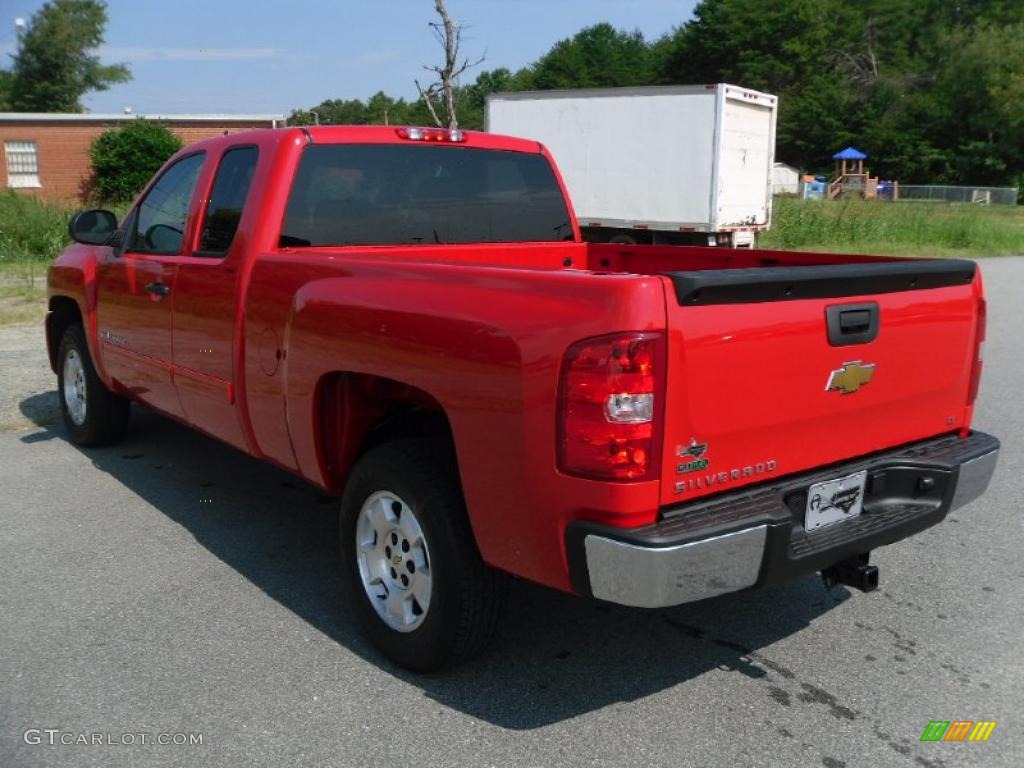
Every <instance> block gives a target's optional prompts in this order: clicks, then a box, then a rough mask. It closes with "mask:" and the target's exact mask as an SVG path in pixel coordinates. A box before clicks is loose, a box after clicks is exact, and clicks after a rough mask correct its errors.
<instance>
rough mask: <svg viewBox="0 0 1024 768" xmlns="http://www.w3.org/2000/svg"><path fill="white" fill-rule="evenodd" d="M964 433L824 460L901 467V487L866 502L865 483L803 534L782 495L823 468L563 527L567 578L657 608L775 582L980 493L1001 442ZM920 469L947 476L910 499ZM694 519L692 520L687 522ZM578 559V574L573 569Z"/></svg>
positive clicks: (895, 534)
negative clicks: (657, 512)
mask: <svg viewBox="0 0 1024 768" xmlns="http://www.w3.org/2000/svg"><path fill="white" fill-rule="evenodd" d="M968 440H969V441H970V442H968ZM968 440H964V441H960V442H959V443H958V444H957V443H951V442H950V439H949V438H945V439H941V440H932V441H925V442H924V443H920V444H917V445H914V446H908V447H906V448H905V449H902V450H900V451H895V452H891V453H889V454H886V455H884V456H880V457H874V458H872V459H868V460H865V461H861V462H850V463H849V465H844V466H843V467H838V468H837V467H832V468H830V469H829V470H828V472H827V473H825V475H826V476H832V477H834V476H837V475H843V474H847V472H849V471H852V470H853V468H854V467H860V468H866V469H868V470H869V474H870V473H875V476H886V475H887V476H888V477H889V478H893V477H895V476H897V475H899V474H900V473H902V475H900V477H901V478H902V482H903V486H901V487H900V492H899V493H896V492H895V491H894V490H890V492H889V496H886V494H885V492H884V490H883V491H879V492H877V493H876V494H875V499H874V501H873V503H872V496H871V493H870V492H869V494H868V496H867V497H866V501H865V511H864V512H863V513H862V516H861V518H853V519H851V520H848V521H844V522H842V523H837V524H836V525H833V526H829V527H827V528H823V529H820V530H819V531H815V532H812V533H810V534H808V533H807V532H806V531H804V529H803V520H802V516H801V515H800V514H799V509H798V507H797V503H796V502H790V501H789V497H790V496H792V495H793V494H799V492H800V488H801V487H802V488H806V487H807V486H808V485H809V484H810V483H813V482H817V481H819V480H820V479H821V478H822V473H814V474H812V475H804V476H802V477H801V478H794V479H788V480H782V481H779V482H776V483H774V484H772V485H770V486H768V487H763V488H760V489H755V490H753V491H740V492H737V493H734V494H730V495H729V496H726V497H718V498H716V499H715V500H713V501H712V502H707V503H704V504H700V503H697V504H694V505H690V506H688V507H686V508H684V509H682V510H680V512H679V514H677V515H676V516H674V517H673V518H672V519H666V520H664V521H663V522H662V523H658V524H655V525H653V526H647V527H645V528H642V529H629V530H626V531H623V530H617V529H613V528H605V529H604V530H602V529H601V528H602V527H600V526H595V525H592V524H588V523H584V524H576V525H577V527H576V528H575V529H573V527H572V526H570V533H569V534H568V536H567V547H568V549H569V561H570V570H571V571H572V570H573V567H572V566H573V561H574V560H575V561H577V562H576V568H575V570H576V572H575V573H572V574H571V575H572V579H573V584H574V587H575V588H576V589H577V591H579V592H582V593H584V594H589V595H591V596H593V597H595V598H598V599H600V600H607V601H609V602H613V603H619V604H621V605H628V606H635V607H640V608H659V607H666V606H672V605H680V604H682V603H690V602H695V601H697V600H703V599H705V598H709V597H714V596H716V595H721V594H725V593H727V592H735V591H738V590H741V589H746V588H748V587H753V586H755V585H761V584H767V583H775V582H778V581H782V580H785V579H788V578H792V577H794V576H797V575H801V574H804V573H811V572H814V571H817V570H821V569H823V568H825V567H828V566H829V565H831V564H833V563H835V562H839V561H840V560H843V559H845V558H846V557H850V556H852V555H855V554H860V553H862V552H866V551H870V550H871V549H873V548H874V547H878V546H883V545H885V544H891V543H893V542H894V541H899V540H900V539H903V538H906V537H907V536H910V535H912V534H914V533H917V532H918V531H920V530H923V529H925V528H928V527H930V526H932V525H935V524H936V523H938V522H940V521H941V520H942V519H943V518H944V517H945V516H946V514H948V513H949V511H950V510H953V509H957V508H959V507H962V506H964V505H965V504H967V503H969V502H971V501H973V500H974V499H976V498H978V497H979V496H980V495H981V494H982V493H984V491H985V489H986V488H987V487H988V484H989V481H990V480H991V479H992V474H993V472H994V471H995V467H996V463H997V460H998V456H999V441H998V440H996V439H995V438H993V437H990V436H988V435H984V434H982V433H974V434H973V435H972V436H971V438H969V439H968ZM958 450H959V453H958ZM923 477H928V478H931V480H930V482H931V485H929V486H928V487H929V488H933V487H935V485H936V480H935V479H936V478H938V479H939V480H938V482H942V483H944V484H945V485H944V487H941V488H938V490H937V491H935V492H934V493H933V495H932V497H930V498H927V497H924V496H922V498H920V499H912V500H909V501H908V499H907V498H906V495H907V494H906V493H905V488H906V487H907V484H909V485H910V487H916V484H917V483H918V482H919V479H920V478H923ZM889 483H890V485H896V483H894V482H893V481H892V480H889ZM879 486H881V487H882V488H883V489H884V488H885V486H884V484H883V483H879ZM776 499H777V503H774V504H773V501H774V500H776ZM747 510H750V514H749V516H748V515H747ZM738 512H739V513H741V514H739V515H738V514H737V513H738ZM697 518H701V519H702V522H701V523H700V524H698V525H696V526H695V525H692V524H688V520H690V521H692V520H695V519H697ZM722 521H729V522H728V523H723V522H722ZM723 529H729V530H724V531H723ZM673 539H676V540H675V541H674V540H673ZM574 553H575V554H574ZM580 560H582V561H583V562H582V563H581V562H579V561H580ZM583 568H585V570H586V572H585V573H581V572H580V571H581V570H582V569H583Z"/></svg>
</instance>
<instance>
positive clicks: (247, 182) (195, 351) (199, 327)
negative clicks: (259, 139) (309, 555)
mask: <svg viewBox="0 0 1024 768" xmlns="http://www.w3.org/2000/svg"><path fill="white" fill-rule="evenodd" d="M258 158H259V150H258V149H257V147H256V146H253V145H237V146H230V147H228V148H227V149H226V150H225V151H224V152H223V154H222V155H221V156H220V158H219V159H217V160H216V170H215V172H214V175H213V179H212V181H211V180H210V179H209V178H205V179H203V181H202V182H201V183H202V185H203V186H202V188H203V189H209V193H208V194H206V193H204V200H203V201H202V206H201V211H202V219H201V221H200V222H199V224H198V227H197V229H198V232H197V234H196V242H195V244H194V247H190V246H188V245H187V246H186V248H185V250H184V253H183V258H182V259H180V263H179V265H178V275H177V280H176V283H175V287H174V342H173V347H174V382H175V386H176V388H177V391H178V397H179V399H180V401H181V405H182V408H183V409H184V412H185V418H186V419H188V421H189V422H191V423H192V424H194V425H196V426H198V427H200V428H202V429H203V430H204V431H206V432H209V433H210V434H212V435H215V436H216V437H219V438H220V439H222V440H224V441H226V442H228V443H231V444H232V445H234V446H236V447H239V448H245V447H246V445H245V438H244V436H243V433H242V430H241V426H240V424H239V421H238V417H237V413H236V410H235V387H234V381H235V376H234V363H233V360H234V329H235V309H236V307H237V296H236V288H237V285H238V280H239V275H240V265H241V261H242V254H243V251H244V248H245V245H246V243H245V242H244V238H243V237H241V236H238V229H239V223H240V221H241V219H242V215H243V212H244V210H245V207H246V200H247V198H248V196H249V190H250V188H251V186H252V179H253V174H254V173H255V170H256V163H257V160H258Z"/></svg>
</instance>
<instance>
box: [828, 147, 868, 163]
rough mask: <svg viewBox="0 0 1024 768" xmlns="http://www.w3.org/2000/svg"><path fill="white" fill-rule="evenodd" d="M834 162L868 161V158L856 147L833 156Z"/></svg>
mask: <svg viewBox="0 0 1024 768" xmlns="http://www.w3.org/2000/svg"><path fill="white" fill-rule="evenodd" d="M832 159H833V160H867V159H868V156H867V155H865V154H864V153H863V152H861V151H860V150H859V149H857V148H855V147H847V148H846V149H843V150H840V151H839V152H836V153H835V154H834V155H832Z"/></svg>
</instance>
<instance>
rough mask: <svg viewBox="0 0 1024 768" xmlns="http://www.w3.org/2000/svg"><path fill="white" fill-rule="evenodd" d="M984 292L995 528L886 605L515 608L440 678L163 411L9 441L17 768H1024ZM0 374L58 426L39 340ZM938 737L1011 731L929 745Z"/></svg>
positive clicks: (269, 506)
mask: <svg viewBox="0 0 1024 768" xmlns="http://www.w3.org/2000/svg"><path fill="white" fill-rule="evenodd" d="M983 267H984V270H985V274H986V276H987V284H988V288H989V296H990V321H989V342H988V344H987V349H986V374H985V381H984V383H983V387H982V397H981V402H980V405H979V409H978V415H977V426H978V427H979V428H981V429H986V430H988V431H991V432H994V433H995V434H997V435H999V436H1000V437H1001V438H1002V439H1003V453H1002V457H1001V460H1000V462H1001V463H1000V467H999V470H998V473H997V476H996V478H995V480H994V481H993V485H992V487H991V488H990V489H989V492H988V494H987V495H986V496H985V497H984V498H983V500H981V501H979V502H977V503H975V504H973V505H971V506H969V507H966V508H964V509H962V510H960V511H958V512H956V513H954V515H953V516H952V517H951V518H950V519H948V520H947V521H946V522H945V523H943V524H942V525H940V526H938V527H936V528H933V529H930V530H928V531H925V532H924V533H922V534H920V535H918V536H916V537H914V538H912V539H910V540H907V541H904V542H901V543H899V544H896V545H893V546H891V547H886V548H884V549H882V550H879V551H878V552H877V553H876V556H875V558H874V562H877V563H878V564H879V566H880V568H881V584H882V586H881V589H880V590H879V591H877V592H875V593H872V594H867V595H864V594H859V593H851V592H848V591H846V590H845V589H837V590H833V591H832V592H827V591H826V590H825V589H824V588H823V587H822V585H821V583H820V580H818V579H817V578H814V577H807V578H804V579H800V580H797V581H795V582H792V583H790V584H786V585H782V586H778V587H774V588H771V589H767V590H762V591H759V592H753V593H747V594H741V595H732V596H725V597H721V598H717V599H714V600H709V601H705V602H703V603H699V604H696V605H692V606H685V607H681V608H677V609H673V610H666V611H651V612H642V611H633V610H628V609H623V608H615V607H607V606H600V605H596V604H593V603H589V602H585V601H583V600H579V599H575V598H573V597H570V596H566V595H561V594H556V593H554V592H551V591H549V590H546V589H542V588H539V587H535V586H531V585H528V584H522V583H518V584H516V585H515V588H514V589H513V593H512V600H511V606H510V609H509V613H508V617H507V619H508V620H507V621H506V622H505V624H504V628H503V630H502V633H501V635H500V637H499V639H498V642H497V643H496V645H495V646H494V647H493V649H492V650H491V652H490V653H489V654H488V655H486V656H485V657H483V658H481V659H480V660H478V661H476V662H474V663H472V664H469V665H467V666H465V667H463V668H460V669H458V670H455V671H454V672H451V673H448V674H444V675H434V676H415V675H410V674H408V673H405V672H403V671H401V670H399V669H396V668H394V667H393V666H391V665H389V664H388V663H387V662H385V661H384V660H382V659H381V658H380V657H379V656H378V655H377V654H376V653H375V652H374V651H373V649H372V648H371V647H370V646H369V645H368V644H367V643H366V642H365V641H364V640H363V639H362V637H361V636H360V635H359V633H358V632H357V631H356V630H355V627H354V624H353V621H352V619H351V615H350V614H351V610H350V608H349V606H348V605H347V604H346V603H345V602H344V601H343V600H341V599H340V597H339V595H340V585H339V583H338V576H337V572H336V565H335V560H336V556H337V551H336V544H335V541H334V515H335V512H336V506H335V502H334V500H333V499H331V498H328V497H325V496H323V495H322V494H320V493H318V492H317V491H316V490H315V489H312V488H310V487H308V486H305V485H302V484H301V483H299V482H297V481H295V480H294V479H293V478H291V477H290V476H289V475H286V474H285V473H283V472H279V471H277V470H275V469H273V468H270V467H267V466H265V465H263V464H260V463H258V462H255V461H253V460H250V459H248V458H247V457H245V456H243V455H241V454H240V453H238V452H236V451H234V450H232V449H230V448H227V447H225V446H223V445H221V444H218V443H216V442H214V441H212V440H209V439H207V438H205V437H202V436H200V435H198V434H194V433H192V432H190V431H188V430H186V429H184V428H182V427H180V426H178V425H176V424H174V423H171V422H169V421H167V420H165V419H162V418H159V417H156V416H153V415H152V414H148V413H145V412H143V411H141V410H137V411H136V416H137V418H136V419H135V422H134V427H133V430H132V432H131V434H130V436H129V439H128V440H127V441H126V442H125V443H123V444H122V445H119V446H117V447H114V448H108V449H103V450H95V451H89V452H83V451H79V450H77V449H75V448H73V447H72V446H70V445H69V444H68V443H67V442H66V440H65V439H64V434H63V430H62V429H61V428H60V427H52V426H38V425H35V424H33V425H32V426H31V427H30V428H27V429H19V430H13V431H8V432H6V433H4V434H0V466H2V467H3V469H2V470H0V479H2V488H3V493H2V494H0V531H2V533H0V610H2V615H3V620H2V621H0V766H4V767H6V766H18V767H19V768H21V767H24V768H29V767H33V766H122V765H123V766H140V765H147V766H148V765H182V766H194V765H209V766H214V765H218V766H219V765H225V766H228V765H230V766H235V765H269V766H281V765H353V766H356V765H383V764H388V765H394V766H408V765H424V766H448V765H481V766H508V765H523V766H554V765H571V766H577V765H579V766H582V765H588V766H590V765H600V766H627V765H637V764H644V765H648V766H685V765H701V766H703V765H716V766H718V765H720V766H730V767H731V766H765V765H778V766H797V765H799V766H805V765H806V766H826V768H843V767H844V766H851V767H852V766H862V765H864V766H879V765H886V766H889V765H892V766H907V767H908V768H916V767H917V766H925V767H926V768H927V767H929V766H930V767H931V768H952V767H953V766H1019V765H1021V763H1022V756H1024V732H1022V725H1024V722H1022V718H1024V661H1022V654H1021V649H1022V641H1021V637H1022V635H1024V612H1022V610H1021V605H1022V603H1024V559H1022V558H1021V552H1022V551H1024V528H1022V525H1021V505H1020V499H1021V497H1022V495H1024V482H1022V480H1021V478H1022V472H1024V446H1022V440H1024V438H1022V437H1021V435H1024V409H1022V407H1021V406H1020V393H1019V390H1018V386H1017V385H1018V384H1019V383H1020V382H1021V381H1024V321H1022V319H1021V308H1022V306H1024V300H1022V299H1024V258H1004V259H998V260H990V261H985V262H983ZM0 349H2V350H3V351H2V352H0V354H2V355H3V356H4V357H3V362H4V365H3V373H2V375H3V376H4V378H3V380H2V381H0V391H2V393H3V394H2V397H3V401H2V407H3V423H4V424H6V425H8V429H9V430H10V428H11V427H12V426H15V425H16V424H17V423H25V421H26V420H27V422H28V423H32V422H33V421H35V419H36V418H37V417H38V418H40V420H42V421H43V422H44V424H46V423H49V422H48V421H47V419H49V417H50V415H52V408H53V405H54V402H55V401H54V399H53V397H52V396H51V395H50V394H48V393H47V392H46V391H47V389H49V388H50V387H52V375H51V374H49V371H48V368H47V367H46V363H45V359H44V356H43V354H42V352H41V349H42V338H41V333H40V330H39V328H38V327H32V328H24V329H0ZM19 350H20V351H19ZM39 414H42V416H39ZM19 420H20V421H19ZM933 719H942V720H947V719H948V720H955V719H966V720H979V719H989V720H997V721H998V726H997V727H996V729H995V731H994V732H993V734H992V736H991V738H990V739H989V741H988V742H987V743H963V744H945V743H927V744H925V743H921V742H920V741H919V739H920V736H921V733H922V731H923V730H924V728H925V726H926V725H927V723H928V722H929V721H930V720H933ZM30 728H37V729H44V728H49V729H59V730H60V731H61V732H62V733H66V734H70V735H71V736H76V735H77V734H82V733H84V734H92V733H99V734H103V738H108V735H109V736H110V737H112V738H114V740H120V739H122V736H123V734H140V733H146V734H149V736H148V740H150V741H151V740H153V739H155V738H156V737H157V734H160V733H179V732H187V733H201V734H202V735H203V744H202V745H193V746H159V745H152V744H146V745H143V744H141V743H139V741H140V738H141V737H138V736H136V737H134V738H135V740H136V743H135V744H134V745H130V746H125V745H90V746H85V745H78V746H76V745H61V744H55V745H53V746H50V745H48V744H47V743H45V741H44V743H43V744H39V745H35V744H26V743H25V739H24V733H25V731H26V729H30ZM44 739H45V734H44Z"/></svg>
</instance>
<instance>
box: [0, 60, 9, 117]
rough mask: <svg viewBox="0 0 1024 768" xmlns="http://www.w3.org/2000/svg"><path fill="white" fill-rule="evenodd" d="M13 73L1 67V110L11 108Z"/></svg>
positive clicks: (5, 110) (6, 110) (7, 110)
mask: <svg viewBox="0 0 1024 768" xmlns="http://www.w3.org/2000/svg"><path fill="white" fill-rule="evenodd" d="M10 102H11V73H10V72H8V71H6V70H3V69H0V112H9V111H10V109H11V106H10Z"/></svg>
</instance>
